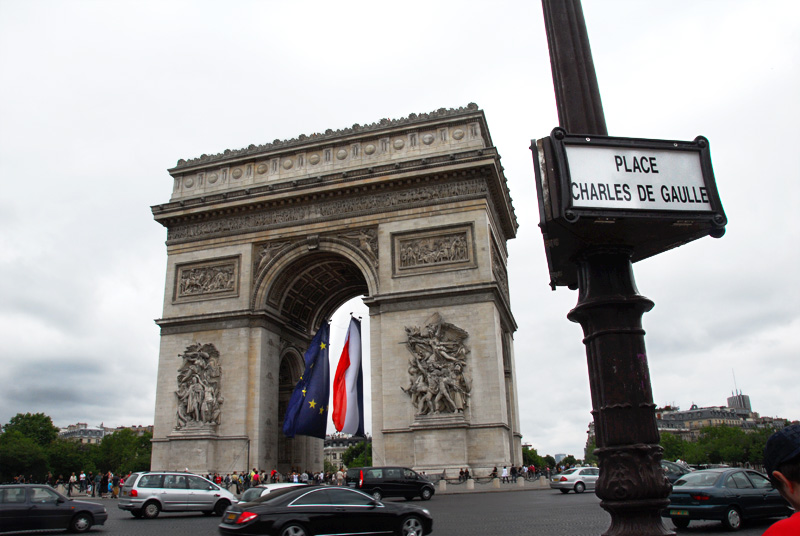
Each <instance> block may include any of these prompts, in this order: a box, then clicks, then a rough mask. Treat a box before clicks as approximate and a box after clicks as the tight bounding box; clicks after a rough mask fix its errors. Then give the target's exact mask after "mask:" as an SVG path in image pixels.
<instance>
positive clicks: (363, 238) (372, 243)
mask: <svg viewBox="0 0 800 536" xmlns="http://www.w3.org/2000/svg"><path fill="white" fill-rule="evenodd" d="M339 238H341V239H342V240H345V241H346V242H348V243H350V244H352V245H354V246H356V247H357V248H358V249H360V250H361V251H363V252H364V254H365V255H366V256H367V258H369V260H370V261H372V265H373V266H378V231H377V230H376V229H358V230H355V231H351V232H348V233H342V234H340V235H339Z"/></svg>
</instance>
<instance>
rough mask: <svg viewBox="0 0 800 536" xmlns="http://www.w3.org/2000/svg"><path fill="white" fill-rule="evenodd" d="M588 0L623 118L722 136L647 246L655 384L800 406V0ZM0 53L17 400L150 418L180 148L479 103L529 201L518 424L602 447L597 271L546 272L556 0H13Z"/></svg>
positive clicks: (631, 127)
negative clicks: (673, 226)
mask: <svg viewBox="0 0 800 536" xmlns="http://www.w3.org/2000/svg"><path fill="white" fill-rule="evenodd" d="M583 4H584V5H583V7H584V12H585V16H586V21H587V26H588V30H589V36H590V39H591V46H592V51H593V54H594V61H595V66H596V69H597V75H598V79H599V85H600V92H601V95H602V99H603V105H604V109H605V116H606V120H607V123H608V130H609V133H610V134H611V135H616V136H626V137H641V138H660V139H677V140H692V139H694V138H695V137H696V136H697V135H704V136H706V137H707V138H708V139H709V140H710V143H711V156H712V159H713V163H714V172H715V175H716V180H717V185H718V188H719V192H720V196H721V198H722V202H723V205H724V207H725V211H726V214H727V216H728V220H729V224H728V226H727V233H726V235H725V236H724V237H723V238H721V239H719V240H717V239H713V238H710V237H707V238H703V239H701V240H698V241H696V242H693V243H692V244H690V245H687V246H684V247H682V248H679V249H677V250H673V251H670V252H667V253H664V254H662V255H660V256H658V257H656V258H652V259H649V260H645V261H642V262H640V263H637V264H636V265H634V273H635V276H636V281H637V285H638V288H639V291H640V293H641V294H643V295H645V296H647V297H648V298H650V299H652V300H653V301H654V302H655V304H656V305H655V308H654V309H653V311H651V312H650V313H647V314H646V315H645V316H644V319H643V321H644V327H645V329H646V330H647V336H646V344H647V350H648V356H649V363H650V372H651V377H652V386H653V394H654V398H655V403H656V404H658V405H666V404H674V405H678V406H680V407H681V408H683V409H688V408H689V406H690V405H691V404H692V403H695V404H698V405H699V406H711V405H724V404H725V402H726V397H727V396H729V395H730V394H731V392H732V391H733V389H734V374H735V382H736V383H735V385H736V386H737V387H738V389H740V390H741V391H742V392H743V393H745V394H747V395H750V397H751V400H752V404H753V409H754V410H755V411H758V412H759V413H760V414H761V415H766V416H781V417H787V418H790V419H800V388H798V386H800V307H799V306H798V303H800V291H798V284H797V277H798V265H800V236H799V235H800V233H798V229H799V228H800V225H798V221H797V216H796V215H795V214H794V212H795V210H796V209H795V204H796V203H797V202H798V201H800V171H799V169H800V166H799V165H798V154H800V151H798V146H800V135H798V125H799V124H800V104H798V103H800V67H799V66H800V55H799V54H798V53H799V52H800V3H797V2H796V1H794V0H789V1H785V2H770V1H764V0H762V1H758V2H754V1H733V0H716V1H703V0H686V1H676V0H673V1H670V2H641V1H633V0H631V1H610V0H584V3H583ZM0 77H2V83H1V84H0V181H2V182H0V348H1V349H0V354H2V362H1V364H0V370H1V371H2V372H0V422H2V423H6V422H8V420H9V419H10V418H11V417H12V416H14V415H15V414H17V413H18V412H28V411H30V412H44V413H46V414H48V415H50V416H51V417H52V418H53V420H54V422H55V424H56V425H58V426H66V425H67V424H70V423H74V422H78V421H81V422H88V423H89V424H93V425H95V424H99V423H101V422H103V423H105V425H107V426H108V425H113V426H117V425H137V424H141V425H147V424H152V422H153V415H154V403H155V381H156V367H157V362H158V348H159V329H158V327H157V326H156V325H155V324H154V323H153V319H156V318H159V317H161V315H162V304H163V296H164V280H165V268H166V247H165V245H164V242H165V240H166V230H165V229H164V228H163V227H162V226H161V225H159V224H158V223H156V222H155V221H153V218H152V214H151V212H150V206H152V205H155V204H159V203H164V202H167V201H168V200H169V197H170V194H171V191H172V178H171V177H170V176H169V174H168V173H167V171H166V170H167V168H170V167H172V166H174V165H175V163H176V162H177V160H178V159H180V158H187V159H188V158H194V157H197V156H199V155H201V154H203V153H208V154H216V153H219V152H222V151H224V150H225V149H239V148H242V147H246V146H248V145H250V144H256V145H258V144H263V143H267V142H271V141H272V140H274V139H287V138H293V137H297V136H298V135H300V134H310V133H313V132H324V131H325V130H326V129H328V128H332V129H337V128H343V127H348V126H350V125H352V124H354V123H361V124H364V123H372V122H374V121H378V120H380V119H382V118H400V117H404V116H407V115H408V114H411V113H422V112H429V111H432V110H435V109H437V108H440V107H446V108H450V107H458V106H465V105H467V104H468V103H470V102H475V103H477V104H478V105H479V106H480V107H481V108H482V109H483V110H484V111H485V113H486V117H487V121H488V125H489V129H490V132H491V135H492V138H493V141H494V143H495V145H496V146H497V148H498V150H499V152H500V155H501V156H502V163H503V166H504V167H505V173H506V176H507V178H508V181H509V187H510V189H511V195H512V197H513V202H514V207H515V209H516V214H517V218H518V220H519V232H518V235H517V238H516V239H514V240H512V241H511V242H510V243H509V252H510V253H509V271H510V287H511V304H512V310H513V313H514V315H515V317H516V321H517V323H518V325H519V330H518V331H517V333H516V334H515V353H516V378H517V382H518V384H519V386H520V388H519V406H520V414H521V426H522V433H523V435H524V437H523V441H524V442H526V443H530V444H532V445H533V446H534V447H536V448H537V449H538V450H539V452H540V454H548V453H549V454H556V453H569V454H574V455H576V457H582V455H583V446H584V442H585V440H586V430H587V425H588V423H589V421H590V420H591V415H590V410H591V401H590V393H589V380H588V375H587V367H586V357H585V351H584V347H583V345H582V343H581V338H582V332H581V328H580V326H579V325H577V324H573V323H571V322H569V321H568V320H567V318H566V315H567V313H568V312H569V310H570V309H571V308H572V307H574V306H575V303H576V301H577V292H574V291H570V290H567V289H565V288H559V290H558V291H556V292H552V291H551V290H550V288H549V286H548V282H549V278H548V275H547V264H546V261H545V257H544V246H543V243H542V237H541V234H540V232H539V230H538V228H537V224H538V209H537V200H536V193H535V189H534V182H533V181H534V174H533V166H532V160H531V154H530V151H529V149H528V146H529V145H530V140H531V139H532V138H541V137H544V136H546V135H548V134H549V133H550V131H551V130H552V128H553V127H555V126H557V124H558V118H557V115H556V108H555V98H554V95H553V87H552V79H551V72H550V64H549V57H548V52H547V41H546V38H545V32H544V23H543V18H542V12H541V5H540V3H539V2H537V1H535V0H530V1H517V2H511V1H509V2H504V1H492V2H488V1H484V2H470V1H464V0H459V1H436V2H434V1H430V0H426V1H424V2H413V1H412V2H374V1H371V2H355V1H352V2H299V1H284V2H270V1H261V2H253V1H238V2H222V1H216V2H202V1H191V2H189V1H184V2H181V1H168V0H159V1H154V2H147V1H139V0H137V1H135V2H133V1H131V2H124V1H113V2H109V1H100V0H97V1H83V0H75V1H60V2H56V1H38V0H0ZM359 301H360V300H359ZM360 307H361V308H362V310H363V311H364V312H362V313H361V314H365V311H366V309H365V308H364V307H363V305H361V306H360ZM351 310H357V309H355V307H354V306H350V305H346V306H345V307H343V308H342V309H341V310H340V311H341V312H342V313H343V316H340V317H337V318H336V319H335V320H334V323H333V329H332V338H333V339H334V341H333V343H334V344H333V346H334V347H335V348H336V347H338V348H340V347H341V344H342V342H341V341H342V339H343V338H344V334H345V330H346V329H347V319H346V316H347V314H348V313H349V312H350V311H351ZM461 327H463V328H465V329H469V326H461ZM364 331H365V332H366V331H367V324H366V323H365V328H364ZM364 346H365V347H366V348H369V345H368V342H367V341H365V345H364ZM335 348H334V352H335V351H336V349H335ZM336 357H337V358H338V354H337V355H336ZM332 368H333V369H335V360H334V362H333V363H332ZM475 403H477V402H475Z"/></svg>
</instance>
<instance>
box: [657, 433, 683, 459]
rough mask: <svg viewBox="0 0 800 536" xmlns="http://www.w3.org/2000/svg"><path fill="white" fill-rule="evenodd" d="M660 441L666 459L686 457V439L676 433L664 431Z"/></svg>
mask: <svg viewBox="0 0 800 536" xmlns="http://www.w3.org/2000/svg"><path fill="white" fill-rule="evenodd" d="M659 443H660V444H661V446H662V447H663V448H664V459H665V460H671V461H675V460H677V459H683V460H685V459H686V452H687V447H686V443H687V442H686V441H685V440H684V439H681V438H680V437H678V436H677V435H675V434H671V433H669V432H663V433H662V434H661V440H660V441H659Z"/></svg>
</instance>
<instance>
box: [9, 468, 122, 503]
mask: <svg viewBox="0 0 800 536" xmlns="http://www.w3.org/2000/svg"><path fill="white" fill-rule="evenodd" d="M128 476H130V473H128V474H127V475H126V476H123V475H116V474H114V473H112V472H111V471H105V472H103V471H98V472H97V473H94V472H93V471H89V472H88V473H87V472H85V471H83V470H81V471H79V472H77V473H75V472H73V473H72V474H70V475H69V476H67V477H66V478H64V475H62V474H60V475H58V476H55V475H54V474H53V473H51V472H50V471H48V472H47V474H46V475H45V476H44V478H43V479H39V480H41V481H39V480H37V479H35V478H34V477H33V475H29V476H28V477H25V475H19V476H17V477H14V483H15V484H47V485H48V486H50V487H52V488H55V489H63V490H64V493H65V494H66V496H67V497H72V494H73V493H80V494H82V495H90V496H92V497H100V498H101V499H102V498H106V496H108V497H109V498H111V499H118V498H119V490H120V488H122V484H123V483H124V481H125V478H127V477H128Z"/></svg>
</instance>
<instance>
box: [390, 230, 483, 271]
mask: <svg viewBox="0 0 800 536" xmlns="http://www.w3.org/2000/svg"><path fill="white" fill-rule="evenodd" d="M392 239H393V242H392V248H393V255H394V259H393V268H394V274H395V275H413V274H416V273H423V272H430V271H441V270H442V269H463V268H473V267H475V266H476V264H475V259H474V255H473V253H472V251H473V244H472V226H471V225H460V226H457V227H446V228H441V229H433V230H427V231H424V232H418V231H415V232H412V233H398V234H395V235H392Z"/></svg>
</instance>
